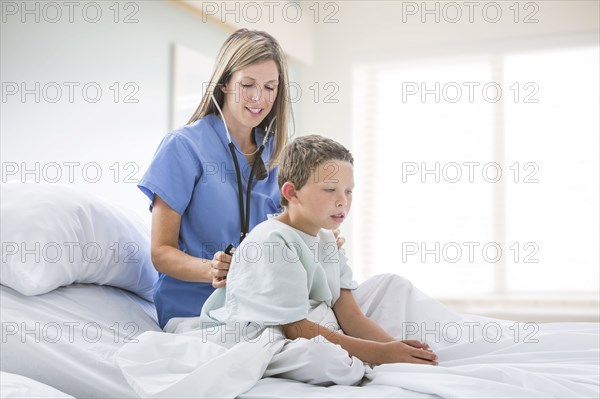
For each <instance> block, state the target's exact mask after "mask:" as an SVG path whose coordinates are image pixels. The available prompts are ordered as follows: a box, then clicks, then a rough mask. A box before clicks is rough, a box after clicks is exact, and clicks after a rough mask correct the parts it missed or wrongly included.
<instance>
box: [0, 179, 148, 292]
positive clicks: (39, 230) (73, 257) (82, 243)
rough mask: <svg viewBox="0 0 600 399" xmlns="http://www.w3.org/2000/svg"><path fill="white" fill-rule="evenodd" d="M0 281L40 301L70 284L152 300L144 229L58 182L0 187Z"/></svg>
mask: <svg viewBox="0 0 600 399" xmlns="http://www.w3.org/2000/svg"><path fill="white" fill-rule="evenodd" d="M1 191H2V202H1V210H2V212H1V220H2V224H1V226H2V227H1V233H2V234H1V237H2V250H1V258H2V269H1V277H0V283H2V285H6V286H8V287H10V288H12V289H14V290H16V291H18V292H20V293H21V294H23V295H39V294H44V293H46V292H49V291H52V290H53V289H55V288H58V287H60V286H64V285H69V284H72V283H94V284H101V285H112V286H115V287H119V288H124V289H126V290H129V291H132V292H134V293H136V294H138V295H139V296H141V297H142V298H144V299H147V300H150V301H151V300H152V291H153V285H154V282H155V281H156V279H157V277H158V274H157V272H156V270H155V269H154V266H153V265H152V261H151V259H150V234H149V229H148V228H147V227H146V226H145V225H144V223H143V222H142V221H141V219H140V218H137V217H134V216H133V215H132V214H130V213H127V212H125V211H124V210H123V209H121V208H119V207H118V206H116V205H113V204H111V203H109V202H107V201H105V200H102V199H100V198H98V197H96V196H94V195H91V194H89V193H86V192H85V191H83V190H82V189H77V188H75V187H72V186H67V185H62V184H49V183H21V182H8V183H6V184H2V186H1Z"/></svg>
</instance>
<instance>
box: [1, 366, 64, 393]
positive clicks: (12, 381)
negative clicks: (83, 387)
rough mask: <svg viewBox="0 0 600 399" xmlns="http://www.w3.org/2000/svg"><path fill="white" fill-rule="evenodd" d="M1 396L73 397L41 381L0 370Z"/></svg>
mask: <svg viewBox="0 0 600 399" xmlns="http://www.w3.org/2000/svg"><path fill="white" fill-rule="evenodd" d="M0 384H1V386H0V398H2V399H9V398H11V399H12V398H27V399H31V398H54V399H57V398H61V399H69V398H71V399H72V398H73V397H72V396H71V395H67V394H66V393H64V392H61V391H59V390H58V389H56V388H52V387H51V386H48V385H46V384H42V383H41V382H39V381H34V380H32V379H31V378H27V377H23V376H22V375H16V374H11V373H5V372H4V371H2V372H0Z"/></svg>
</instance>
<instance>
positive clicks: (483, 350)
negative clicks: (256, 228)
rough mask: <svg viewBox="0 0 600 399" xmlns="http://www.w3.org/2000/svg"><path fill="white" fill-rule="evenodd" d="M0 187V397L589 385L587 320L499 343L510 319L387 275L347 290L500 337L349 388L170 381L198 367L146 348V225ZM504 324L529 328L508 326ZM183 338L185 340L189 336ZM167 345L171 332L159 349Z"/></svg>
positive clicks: (388, 309)
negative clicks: (69, 252)
mask: <svg viewBox="0 0 600 399" xmlns="http://www.w3.org/2000/svg"><path fill="white" fill-rule="evenodd" d="M2 195H3V202H2V240H3V248H2V251H3V254H2V285H1V286H0V305H1V313H0V316H1V323H2V342H1V345H2V348H1V350H0V370H1V372H2V374H1V381H0V384H1V392H0V396H1V397H7V398H8V397H77V398H100V397H102V398H105V397H119V398H125V397H139V396H145V397H161V396H162V397H165V396H178V397H198V396H205V395H203V394H202V393H203V392H204V393H206V392H208V391H206V390H203V389H204V388H203V387H206V386H210V384H212V386H213V387H216V390H212V391H210V392H211V395H209V396H218V397H227V396H229V397H231V396H239V397H241V398H259V397H260V398H271V397H291V398H311V397H314V398H317V397H318V398H326V397H331V398H334V397H335V398H338V397H347V398H352V397H361V398H364V397H377V398H384V397H395V398H403V397H406V398H409V397H410V398H436V397H448V398H450V397H473V398H475V397H478V398H481V397H561V398H564V397H584V398H597V397H599V396H600V355H599V347H600V331H599V328H598V324H596V323H552V324H544V325H540V326H538V329H537V331H536V335H535V337H534V338H535V339H536V340H537V341H532V342H531V343H527V342H524V341H523V339H522V338H523V337H525V336H526V335H521V339H520V341H519V342H512V341H511V339H512V338H514V331H515V325H514V323H512V324H511V322H509V321H505V320H496V319H488V318H483V317H479V316H471V315H458V314H454V313H452V312H450V311H448V310H447V309H445V308H443V307H441V305H440V304H438V303H436V302H435V301H433V300H431V299H430V298H428V297H426V296H425V295H424V294H422V293H420V291H418V290H417V289H416V288H415V287H412V285H410V283H409V282H407V281H406V280H403V279H401V278H398V277H394V276H383V277H381V278H379V279H377V280H374V281H373V282H372V283H370V284H371V286H369V284H365V285H364V286H365V287H366V288H364V289H363V290H362V291H360V292H358V293H357V295H358V296H359V298H358V300H359V302H360V303H361V307H362V308H363V311H364V312H365V313H366V314H367V315H368V316H370V317H373V318H375V319H379V320H382V322H383V323H384V324H385V323H387V324H388V325H389V328H391V329H392V330H393V329H394V328H396V327H397V326H395V325H394V323H396V322H397V320H400V319H403V320H416V319H414V317H415V316H414V315H415V314H416V313H419V314H423V315H425V316H426V318H425V319H421V320H424V321H436V320H443V319H444V318H446V321H448V320H452V321H453V322H455V321H461V322H464V321H469V322H478V323H480V324H481V325H484V324H485V323H488V324H489V323H494V324H497V325H499V326H501V327H502V329H503V331H504V332H506V333H511V332H512V333H513V336H512V337H509V336H507V337H505V338H506V339H503V340H499V341H496V342H487V341H485V340H481V339H479V341H478V342H479V343H478V344H475V345H474V344H473V342H464V340H463V341H460V340H459V341H457V342H453V343H446V344H445V345H438V346H437V347H436V352H437V353H438V354H439V355H440V367H430V366H420V365H407V364H398V365H383V366H378V367H375V368H373V369H372V370H371V371H370V372H369V373H367V375H366V376H365V378H364V379H363V382H362V383H361V386H351V387H348V386H331V387H320V386H313V385H308V384H302V383H298V382H294V381H289V380H283V379H277V378H264V379H257V381H254V382H252V384H251V385H249V387H250V389H245V388H244V389H238V390H237V391H236V390H223V389H221V390H219V389H220V387H224V386H227V387H235V386H236V383H237V381H238V380H239V378H240V376H239V375H229V376H228V375H226V373H225V374H224V375H223V376H222V379H213V380H212V381H204V380H202V379H201V378H200V379H197V380H196V381H195V382H194V384H196V385H192V386H191V387H190V386H189V385H182V384H180V383H179V381H181V380H183V379H184V377H185V376H189V375H190V374H191V373H192V372H193V371H194V370H198V367H200V366H203V367H206V366H207V364H206V363H204V364H201V362H199V363H197V364H186V365H185V367H181V364H178V363H177V355H176V354H174V353H173V352H171V353H170V352H169V351H168V350H167V351H166V352H164V351H163V352H162V353H161V352H156V351H154V352H153V350H154V349H153V348H152V346H148V345H152V339H151V338H152V337H161V339H166V340H167V341H166V342H168V343H169V345H170V341H169V340H170V339H171V338H172V337H171V336H169V335H167V334H165V333H163V332H162V331H161V330H160V328H159V326H158V324H157V321H156V313H155V310H154V305H153V303H152V302H151V299H152V298H151V287H152V284H153V282H154V281H155V279H156V273H155V271H154V270H153V268H152V265H151V263H150V261H149V255H148V253H149V247H148V240H149V235H148V231H147V228H146V227H145V226H143V224H140V223H139V221H135V220H134V218H133V217H132V216H131V214H130V213H128V212H126V211H123V210H122V209H119V207H118V206H115V205H114V204H108V203H106V202H104V201H102V200H100V199H98V198H95V197H92V196H89V195H88V194H86V193H84V192H81V191H78V190H75V189H73V188H72V187H60V186H53V185H50V186H48V185H35V184H34V185H31V184H21V183H9V184H4V185H3V186H2ZM36 242H37V243H42V244H44V245H39V248H44V247H45V248H47V251H46V253H45V254H44V256H41V257H39V258H38V259H36V257H35V256H23V253H19V249H21V250H22V249H23V247H21V248H19V246H23V245H24V244H23V243H26V246H27V248H28V249H31V248H36V247H35V243H36ZM65 242H70V243H73V242H78V243H79V244H80V246H81V247H83V246H84V244H85V243H89V242H94V243H95V245H94V249H96V250H97V249H98V248H99V249H100V250H101V252H102V253H104V255H103V256H96V257H94V258H93V259H92V260H93V262H90V258H92V256H91V255H90V254H88V256H87V257H85V256H84V257H82V258H75V257H69V258H68V259H67V258H66V257H64V256H63V257H58V258H57V256H56V253H55V252H48V251H50V250H51V249H53V248H54V246H52V245H48V243H55V244H56V243H63V244H64V243H65ZM115 243H119V248H127V247H126V245H121V244H131V243H134V244H135V251H130V252H124V253H122V255H125V256H115V252H114V251H111V250H110V249H111V248H115V247H114V244H115ZM70 245H71V246H73V245H74V244H70ZM63 247H64V245H63ZM129 248H130V247H129ZM54 249H56V248H54ZM97 252H98V251H97ZM105 258H106V259H105ZM125 259H127V261H128V262H125ZM373 284H375V285H377V286H374V285H373ZM381 293H388V294H389V295H393V296H394V298H391V299H390V298H388V299H386V298H384V297H382V295H384V294H381ZM398 293H402V295H398ZM361 296H362V297H361ZM382 304H384V305H385V306H382ZM391 313H394V317H393V318H390V317H389V315H390V314H391ZM386 315H387V316H386ZM518 331H519V332H520V333H521V334H527V333H528V332H529V331H530V330H529V327H528V326H519V327H518ZM188 338H189V337H188ZM404 338H421V337H419V336H416V337H404ZM475 341H477V338H476V339H475ZM513 341H514V340H513ZM521 341H523V342H521ZM189 344H191V345H197V344H198V343H197V342H194V341H193V339H192V340H188V341H187V343H186V345H189ZM176 346H177V345H176V342H175V340H173V345H172V347H171V349H173V348H176ZM176 349H177V351H181V350H184V351H185V350H186V347H185V346H180V347H178V348H176ZM123 351H125V352H127V351H129V352H130V353H134V354H136V356H138V358H139V359H142V360H144V356H150V358H151V359H152V361H154V360H156V363H157V364H158V363H159V360H160V359H159V358H160V356H163V355H164V359H166V360H167V361H169V362H171V364H172V365H174V366H173V369H171V370H170V371H169V373H165V374H158V375H156V374H154V375H153V374H152V373H149V374H148V373H146V374H144V373H141V374H140V373H139V371H140V368H139V364H135V362H132V363H131V364H133V368H129V369H127V368H125V369H124V368H123V365H122V364H120V363H119V361H118V356H117V354H119V353H123ZM153 357H156V359H154V358H153ZM131 359H133V358H130V360H131ZM133 360H135V359H133ZM144 361H145V362H146V363H145V365H144V367H143V368H145V369H146V370H147V364H148V362H147V361H146V360H144ZM231 361H232V362H233V363H235V359H232V360H231ZM208 366H210V363H209V364H208ZM136 367H138V368H136ZM136 373H137V374H136ZM140 375H141V377H140ZM157 377H158V378H157ZM136 378H137V379H136ZM146 380H151V381H152V382H153V384H155V385H156V384H157V380H158V384H159V385H160V384H161V383H164V385H165V386H167V385H168V386H169V387H170V390H157V391H153V392H150V391H149V390H144V381H146ZM173 381H175V383H173ZM199 387H200V388H199ZM232 392H235V395H233V394H232Z"/></svg>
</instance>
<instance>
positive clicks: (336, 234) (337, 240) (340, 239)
mask: <svg viewBox="0 0 600 399" xmlns="http://www.w3.org/2000/svg"><path fill="white" fill-rule="evenodd" d="M333 236H334V237H335V243H336V244H337V247H338V250H340V251H342V253H345V250H344V248H342V247H343V246H344V244H345V243H346V239H345V238H344V237H342V236H341V235H340V229H335V230H333Z"/></svg>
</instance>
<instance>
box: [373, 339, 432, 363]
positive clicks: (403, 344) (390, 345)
mask: <svg viewBox="0 0 600 399" xmlns="http://www.w3.org/2000/svg"><path fill="white" fill-rule="evenodd" d="M381 345H382V346H381V347H380V348H381V351H380V354H379V356H378V357H379V359H380V361H379V362H378V364H384V363H418V364H430V365H432V366H437V364H438V362H437V355H436V354H435V353H433V352H432V351H431V349H429V345H427V344H425V343H422V342H420V341H417V340H414V339H409V340H405V341H392V342H386V343H383V344H381Z"/></svg>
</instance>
